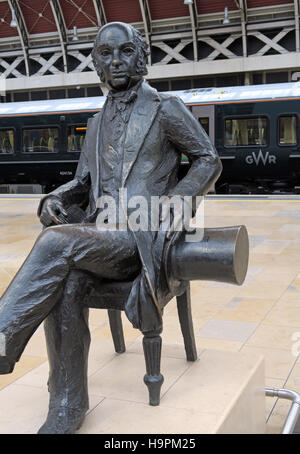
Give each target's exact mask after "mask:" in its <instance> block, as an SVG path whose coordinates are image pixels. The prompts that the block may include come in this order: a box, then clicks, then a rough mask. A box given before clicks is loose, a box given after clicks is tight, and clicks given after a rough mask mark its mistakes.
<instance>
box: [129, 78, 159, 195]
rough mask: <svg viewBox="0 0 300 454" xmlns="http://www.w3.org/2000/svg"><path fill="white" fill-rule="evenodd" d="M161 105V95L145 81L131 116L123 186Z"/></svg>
mask: <svg viewBox="0 0 300 454" xmlns="http://www.w3.org/2000/svg"><path fill="white" fill-rule="evenodd" d="M158 107H159V97H158V95H157V93H156V91H154V90H153V89H152V88H151V87H150V86H149V85H148V84H147V82H145V81H144V82H143V83H142V85H141V87H140V89H139V91H138V96H137V99H136V101H135V103H134V107H133V110H132V113H131V116H130V120H129V123H128V126H127V134H126V138H125V144H124V157H123V165H122V187H124V186H125V183H126V180H127V178H128V176H129V173H130V171H131V169H132V166H133V164H134V162H135V161H136V159H137V157H138V154H139V151H140V149H141V147H142V145H143V143H144V140H145V137H146V135H147V134H148V131H149V129H150V127H151V125H152V123H153V120H154V118H155V116H156V114H157V110H158Z"/></svg>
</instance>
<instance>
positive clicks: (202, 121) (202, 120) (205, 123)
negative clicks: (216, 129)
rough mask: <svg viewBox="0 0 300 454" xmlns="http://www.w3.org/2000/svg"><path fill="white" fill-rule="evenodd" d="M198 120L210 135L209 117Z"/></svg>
mask: <svg viewBox="0 0 300 454" xmlns="http://www.w3.org/2000/svg"><path fill="white" fill-rule="evenodd" d="M198 121H199V123H200V125H201V126H202V128H203V129H204V131H205V132H206V134H207V135H208V136H209V118H208V117H205V118H204V117H202V118H198Z"/></svg>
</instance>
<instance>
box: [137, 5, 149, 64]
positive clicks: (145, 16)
mask: <svg viewBox="0 0 300 454" xmlns="http://www.w3.org/2000/svg"><path fill="white" fill-rule="evenodd" d="M139 2H140V9H141V13H142V18H143V24H144V31H145V38H146V41H147V44H148V47H149V50H151V14H150V9H149V5H148V0H139ZM148 63H149V65H151V52H150V54H149V59H148Z"/></svg>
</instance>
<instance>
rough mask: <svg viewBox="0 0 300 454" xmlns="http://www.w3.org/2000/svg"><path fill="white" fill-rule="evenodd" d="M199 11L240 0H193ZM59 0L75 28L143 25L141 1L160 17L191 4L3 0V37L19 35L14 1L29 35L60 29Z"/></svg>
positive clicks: (177, 0) (259, 3)
mask: <svg viewBox="0 0 300 454" xmlns="http://www.w3.org/2000/svg"><path fill="white" fill-rule="evenodd" d="M194 3H195V6H196V10H197V14H198V15H207V14H213V13H217V12H220V13H221V12H222V11H224V7H225V6H227V7H228V9H229V11H230V10H238V6H237V5H238V1H237V0H214V1H213V2H208V1H203V0H194ZM287 3H293V0H247V7H248V9H249V8H257V7H268V6H273V7H274V6H275V5H283V4H287ZM53 4H56V6H58V8H59V9H60V12H61V15H62V18H63V23H64V28H65V30H66V31H68V30H72V29H73V27H74V26H76V27H77V29H78V30H80V29H85V30H88V29H95V27H96V28H97V27H99V25H100V24H101V23H103V19H104V21H106V22H112V21H122V22H126V23H132V24H139V23H140V24H141V27H142V26H143V25H142V24H143V15H142V9H143V8H142V7H141V5H143V4H144V5H145V4H147V5H148V6H147V10H148V14H149V19H150V20H151V21H161V22H162V23H163V22H164V21H166V20H171V19H177V18H185V17H186V18H188V17H189V16H190V12H189V8H188V5H186V4H184V0H0V41H1V40H2V39H3V38H4V39H5V38H6V39H7V38H10V37H11V38H13V37H17V36H18V33H19V31H18V29H17V28H12V27H11V26H10V23H11V20H12V11H11V10H12V8H13V7H14V5H16V6H17V7H18V10H19V11H20V13H21V15H22V17H23V21H24V25H25V32H26V33H27V35H28V37H29V38H30V37H34V36H36V35H43V34H49V33H53V32H56V33H58V28H57V27H58V25H57V17H55V16H56V14H55V8H54V6H53Z"/></svg>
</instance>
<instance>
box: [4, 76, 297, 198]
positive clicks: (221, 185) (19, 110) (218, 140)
mask: <svg viewBox="0 0 300 454" xmlns="http://www.w3.org/2000/svg"><path fill="white" fill-rule="evenodd" d="M168 93H173V94H175V95H177V96H179V97H180V98H181V99H182V100H183V102H184V103H185V104H186V106H187V107H188V108H190V109H191V111H192V113H193V115H194V116H195V117H196V118H197V119H198V120H199V122H200V123H201V124H202V126H203V128H204V129H205V131H206V132H207V134H208V135H209V136H210V139H211V141H212V142H213V143H214V145H215V147H216V148H217V150H218V152H219V155H220V158H221V160H222V163H223V169H224V170H223V173H222V175H221V178H220V179H219V181H218V182H217V186H216V191H217V192H221V193H225V192H229V193H257V192H268V193H269V192H275V193H276V192H299V190H300V143H299V119H300V84H299V83H296V82H294V83H286V84H272V85H257V86H239V87H226V88H205V89H192V90H186V91H178V92H168ZM104 102H105V98H104V97H95V98H76V99H60V100H45V101H33V102H24V103H6V104H5V103H2V104H0V192H2V193H3V192H4V193H5V192H7V193H9V192H49V191H50V190H52V189H54V188H55V187H57V186H58V185H60V184H63V183H65V182H66V181H68V180H70V179H72V178H73V176H74V173H75V170H76V166H77V162H78V158H79V154H80V150H81V146H82V143H83V140H84V135H85V131H86V124H87V121H88V118H89V117H90V116H92V115H94V114H95V113H96V112H98V111H99V110H101V109H102V107H103V105H104ZM188 165H189V163H188V161H187V160H186V158H185V157H183V158H182V173H184V172H185V171H186V170H187V167H188Z"/></svg>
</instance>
